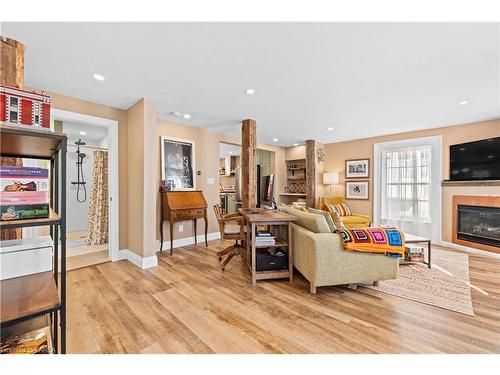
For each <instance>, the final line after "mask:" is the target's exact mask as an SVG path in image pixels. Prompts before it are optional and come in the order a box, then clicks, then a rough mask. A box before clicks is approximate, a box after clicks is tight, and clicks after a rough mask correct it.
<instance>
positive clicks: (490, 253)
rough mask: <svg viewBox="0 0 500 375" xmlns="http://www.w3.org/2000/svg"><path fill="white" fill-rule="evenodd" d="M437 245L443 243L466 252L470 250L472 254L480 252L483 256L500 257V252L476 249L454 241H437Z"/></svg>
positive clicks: (445, 245)
mask: <svg viewBox="0 0 500 375" xmlns="http://www.w3.org/2000/svg"><path fill="white" fill-rule="evenodd" d="M436 245H441V246H444V247H449V248H452V249H456V250H462V251H465V252H468V253H471V254H478V255H483V256H487V257H491V258H496V259H500V254H495V253H492V252H490V251H486V250H479V249H474V248H472V247H468V246H463V245H459V244H456V243H453V242H448V241H441V242H439V243H437V244H436Z"/></svg>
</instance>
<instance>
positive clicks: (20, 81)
mask: <svg viewBox="0 0 500 375" xmlns="http://www.w3.org/2000/svg"><path fill="white" fill-rule="evenodd" d="M0 62H1V65H0V83H1V84H2V85H5V86H11V87H17V88H18V89H23V88H24V45H23V44H22V43H19V42H18V41H16V40H14V39H10V38H5V37H3V36H0Z"/></svg>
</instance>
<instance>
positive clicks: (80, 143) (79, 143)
mask: <svg viewBox="0 0 500 375" xmlns="http://www.w3.org/2000/svg"><path fill="white" fill-rule="evenodd" d="M75 145H77V146H84V145H86V143H85V142H84V141H82V140H81V138H80V139H79V140H78V141H76V142H75Z"/></svg>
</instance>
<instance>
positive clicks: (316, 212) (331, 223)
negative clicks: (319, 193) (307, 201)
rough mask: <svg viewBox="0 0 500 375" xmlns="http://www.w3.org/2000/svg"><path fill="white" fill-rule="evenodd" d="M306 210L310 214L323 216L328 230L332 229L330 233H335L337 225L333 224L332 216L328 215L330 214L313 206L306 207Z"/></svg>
mask: <svg viewBox="0 0 500 375" xmlns="http://www.w3.org/2000/svg"><path fill="white" fill-rule="evenodd" d="M307 212H310V213H312V214H318V215H322V216H323V217H324V218H325V220H326V223H327V224H328V226H329V227H330V230H331V231H332V233H335V231H336V230H337V227H336V226H335V223H334V221H333V219H332V217H331V216H330V214H329V213H328V212H326V211H321V210H316V209H314V208H308V209H307Z"/></svg>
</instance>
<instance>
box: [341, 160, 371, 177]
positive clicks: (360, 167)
mask: <svg viewBox="0 0 500 375" xmlns="http://www.w3.org/2000/svg"><path fill="white" fill-rule="evenodd" d="M368 177H370V159H357V160H346V161H345V178H368Z"/></svg>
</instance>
